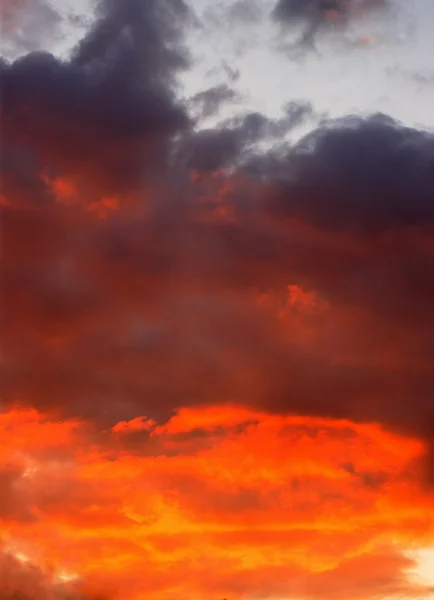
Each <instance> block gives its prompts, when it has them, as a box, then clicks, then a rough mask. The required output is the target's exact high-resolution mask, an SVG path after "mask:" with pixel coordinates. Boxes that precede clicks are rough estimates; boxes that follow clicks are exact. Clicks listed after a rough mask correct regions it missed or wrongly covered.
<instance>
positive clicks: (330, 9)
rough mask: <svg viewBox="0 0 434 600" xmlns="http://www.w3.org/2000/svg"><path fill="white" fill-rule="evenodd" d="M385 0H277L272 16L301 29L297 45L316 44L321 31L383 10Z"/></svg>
mask: <svg viewBox="0 0 434 600" xmlns="http://www.w3.org/2000/svg"><path fill="white" fill-rule="evenodd" d="M388 7H389V2H388V0H278V2H277V3H276V4H275V6H274V8H273V11H272V17H273V19H274V20H275V21H276V22H278V23H280V24H281V25H283V26H284V27H285V28H286V29H287V28H290V29H291V28H295V29H296V30H297V31H299V32H300V37H299V40H298V42H297V43H296V44H295V46H296V47H299V48H312V47H313V48H315V41H316V39H317V37H318V35H320V34H321V33H322V32H325V31H327V30H332V31H333V30H334V31H335V32H336V28H342V27H346V26H348V25H351V24H352V23H353V22H355V21H357V20H358V19H360V18H361V17H364V16H366V15H368V14H370V13H372V12H375V11H385V10H386V9H387V8H388Z"/></svg>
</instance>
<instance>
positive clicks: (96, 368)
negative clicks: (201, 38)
mask: <svg viewBox="0 0 434 600" xmlns="http://www.w3.org/2000/svg"><path fill="white" fill-rule="evenodd" d="M174 15H176V16H177V18H176V19H174ZM303 18H304V17H303ZM190 23H191V17H190V13H189V11H188V10H187V8H186V7H185V6H184V4H180V3H176V2H169V1H167V2H164V3H161V2H158V3H157V2H143V3H137V2H135V3H133V2H122V3H121V2H104V3H102V4H101V5H100V13H99V16H98V19H97V21H96V23H95V25H94V27H93V28H92V29H91V31H90V32H89V34H88V35H87V36H86V38H85V39H84V40H83V41H82V42H81V43H79V44H78V46H77V48H76V50H75V52H74V53H73V56H72V58H71V59H70V60H69V61H67V62H65V61H61V60H60V59H58V58H55V57H54V56H52V55H50V54H47V53H30V54H28V55H26V56H23V57H21V58H20V59H18V60H17V61H15V62H13V63H8V62H3V63H2V64H1V78H2V86H3V90H4V93H3V97H2V128H3V139H4V146H5V151H4V159H3V161H2V169H3V177H2V184H3V187H2V197H1V204H2V261H1V264H0V268H1V271H2V310H3V313H4V322H3V328H2V342H3V347H4V352H3V356H2V365H1V367H2V377H3V379H2V383H3V386H2V395H3V397H2V403H3V404H2V408H3V412H2V413H1V414H0V426H1V427H3V434H2V436H1V437H2V440H4V441H3V442H2V450H0V456H1V462H0V486H1V487H2V490H3V494H2V499H1V501H0V520H1V523H2V525H5V527H4V529H2V531H4V540H3V542H4V552H3V554H4V556H3V555H2V557H1V561H3V559H4V564H5V565H10V564H11V565H13V566H11V567H9V566H8V567H7V569H6V568H5V571H8V569H9V571H10V570H11V569H13V570H14V572H15V571H16V572H17V573H18V575H17V577H18V579H17V581H18V582H19V583H18V584H15V583H14V584H13V585H14V586H15V587H13V586H12V587H11V589H12V590H13V591H12V592H11V593H12V594H17V593H18V591H16V590H17V589H18V590H19V589H20V588H19V586H20V585H21V581H22V580H23V581H24V580H25V581H27V580H28V581H31V582H33V581H34V582H35V583H34V586H36V587H34V588H31V587H30V590H34V589H36V590H38V591H37V592H34V591H30V592H28V591H25V592H21V593H27V594H32V593H33V595H35V593H38V594H42V593H45V591H44V592H42V591H40V590H42V589H43V590H45V589H47V590H49V591H47V599H50V600H52V599H53V598H55V599H56V600H57V597H59V598H62V595H60V596H58V594H63V593H64V590H62V591H59V590H60V588H59V587H58V583H55V581H54V579H53V577H54V575H53V573H54V572H55V573H58V571H59V569H60V570H62V569H63V570H65V571H66V572H68V573H78V575H79V576H80V586H82V587H80V588H77V586H78V585H79V582H78V581H77V582H76V583H74V586H75V587H76V589H74V590H73V591H72V589H73V588H71V590H69V589H68V593H69V591H71V594H72V593H76V592H77V593H82V594H88V595H90V597H92V598H93V596H95V594H98V593H105V591H106V590H107V588H108V589H109V591H110V593H111V594H112V596H113V597H114V598H116V597H119V598H122V600H136V598H137V597H140V596H139V595H140V594H141V595H142V596H143V595H147V597H149V598H151V600H152V599H155V600H157V599H158V598H161V597H162V596H164V598H170V597H172V598H174V599H176V598H178V597H180V596H181V597H184V596H188V597H193V598H194V597H198V598H199V597H200V598H202V597H204V595H206V594H208V593H212V594H215V595H217V596H221V597H224V596H227V597H230V598H232V597H235V598H236V597H237V596H238V597H239V598H242V597H243V596H246V595H249V594H250V595H251V594H256V595H258V594H259V597H261V594H262V596H263V597H264V598H266V597H267V596H268V597H269V596H270V595H273V594H274V595H280V596H284V597H288V598H291V597H297V595H298V596H300V595H304V596H305V597H307V598H315V597H318V596H319V595H320V596H321V597H329V598H338V597H339V592H338V591H337V590H339V589H341V590H342V595H343V597H355V598H360V599H362V598H367V597H368V598H369V597H371V598H375V597H376V596H377V597H381V598H384V597H385V595H387V594H389V595H390V596H392V597H393V595H394V594H395V595H397V594H401V595H402V594H405V595H406V596H408V597H412V596H414V597H417V596H418V595H419V596H420V595H421V594H422V593H427V591H428V590H427V589H425V588H421V587H420V586H419V587H418V586H417V585H416V584H412V583H411V582H409V580H408V578H407V577H406V570H407V568H409V567H411V566H412V563H411V561H409V560H408V559H406V558H405V554H404V551H405V549H406V547H407V546H408V545H411V543H412V540H413V539H414V538H416V539H417V540H418V541H420V543H421V545H422V544H423V545H424V546H427V545H429V544H430V543H432V537H431V534H430V531H431V529H430V528H431V522H430V518H431V517H430V515H431V514H432V496H430V494H429V493H428V491H427V490H426V489H424V488H423V487H422V486H421V482H423V481H424V479H423V478H424V477H425V481H426V480H427V478H428V479H429V480H430V481H431V482H432V469H433V466H432V465H433V464H434V461H433V460H432V457H433V450H432V447H433V441H432V431H433V423H434V412H433V407H432V401H431V391H432V389H433V385H434V379H433V374H432V373H433V369H432V366H433V365H432V359H433V340H432V335H431V331H432V330H433V326H434V312H433V309H432V307H433V301H434V297H433V286H432V283H431V279H432V277H431V273H432V271H433V266H434V265H433V257H434V255H433V242H432V240H433V234H434V231H433V211H432V201H431V200H432V198H434V178H433V164H434V138H433V136H432V134H431V133H429V132H426V131H420V130H416V129H412V128H408V127H404V126H403V125H401V124H399V123H397V122H395V121H393V120H392V119H390V118H389V117H386V116H384V115H373V116H371V117H369V118H364V119H361V118H356V117H347V118H344V119H341V120H337V121H323V122H322V123H321V124H319V125H318V126H317V127H316V129H315V130H314V131H312V132H311V133H310V134H308V135H307V136H306V137H304V138H303V139H302V140H301V141H300V142H298V143H297V144H295V145H292V146H291V145H290V143H289V142H288V141H286V140H287V138H286V134H287V133H288V132H291V131H292V130H293V129H294V128H295V127H298V126H300V125H305V124H306V123H309V121H312V120H314V119H316V115H315V112H314V108H313V107H312V106H311V105H310V104H308V103H302V102H298V101H297V102H296V101H292V102H289V104H287V105H286V106H285V107H284V111H283V113H282V115H281V116H280V117H278V118H276V119H270V118H268V117H266V116H265V115H262V114H261V113H258V112H250V113H244V114H239V115H237V116H236V117H235V118H231V119H226V120H224V121H223V122H221V123H219V124H217V125H216V126H215V127H211V126H210V127H209V128H207V129H199V128H197V127H196V125H197V123H195V122H194V119H193V117H192V115H191V114H190V113H189V108H190V107H189V104H188V102H187V101H183V100H181V99H180V93H179V89H178V88H177V82H178V79H177V78H178V75H179V73H180V72H181V71H182V69H184V68H188V66H189V62H188V56H187V53H186V52H185V48H184V41H183V35H184V33H185V31H186V30H188V27H189V26H190ZM204 94H205V95H202V96H200V97H199V100H198V102H199V103H202V104H203V105H204V107H205V108H204V111H205V113H206V112H207V110H208V111H209V110H210V109H209V107H208V109H206V105H207V102H208V101H209V99H210V98H211V100H212V101H211V106H212V110H215V108H216V106H218V104H219V103H220V101H221V100H222V96H223V99H224V98H226V97H227V88H221V90H220V89H218V90H215V89H214V90H213V91H211V92H210V90H208V91H205V92H204ZM229 95H230V94H229ZM196 100H197V98H196ZM216 102H217V105H216ZM208 104H209V102H208ZM316 120H317V119H316ZM427 523H429V527H427ZM6 555H7V556H6ZM20 555H24V556H28V561H27V562H25V563H24V565H22V564H21V563H20V559H19V556H20ZM1 561H0V563H1ZM53 562H54V563H55V564H54V567H53ZM31 565H33V566H34V567H33V566H31ZM143 565H146V572H145V573H144V566H143ZM53 569H54V571H53ZM363 570H366V571H367V572H369V573H370V574H372V577H370V576H369V577H365V578H364V580H363V582H361V581H360V575H359V574H360V572H361V571H363ZM9 571H8V572H9ZM22 573H24V574H22ZM210 573H211V574H212V577H211V576H210ZM53 582H54V583H53ZM126 582H127V584H126ZM23 585H24V584H23ZM29 585H30V583H29ZM31 585H33V583H32V584H31ZM53 585H56V586H57V587H56V588H55V589H54V588H53V589H52V586H53ZM65 585H66V584H65ZM17 586H18V588H17ZM38 586H39V587H38ZM41 586H42V587H41ZM50 586H51V587H50ZM71 586H72V583H71ZM71 586H69V587H71ZM126 588H128V594H130V598H128V596H126V595H125V594H126V592H125V589H126ZM77 590H78V591H77ZM324 590H326V591H324ZM65 593H66V592H65ZM50 594H51V595H50ZM56 594H57V595H56ZM92 594H93V596H92ZM116 594H117V596H116ZM170 594H171V595H170ZM326 594H328V596H326ZM112 596H110V598H111V597H112ZM12 597H13V596H12ZM41 597H42V598H43V596H41ZM66 597H68V596H66ZM78 597H79V598H80V596H78ZM72 598H74V595H72ZM84 598H86V596H84ZM44 600H45V599H44Z"/></svg>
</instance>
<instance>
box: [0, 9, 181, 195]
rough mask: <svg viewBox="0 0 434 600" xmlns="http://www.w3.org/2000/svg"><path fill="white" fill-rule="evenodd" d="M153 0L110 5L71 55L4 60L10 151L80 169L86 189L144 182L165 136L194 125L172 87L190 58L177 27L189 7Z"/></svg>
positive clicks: (74, 172)
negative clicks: (70, 57)
mask: <svg viewBox="0 0 434 600" xmlns="http://www.w3.org/2000/svg"><path fill="white" fill-rule="evenodd" d="M154 4H155V3H153V2H148V3H143V2H139V3H137V2H124V3H122V4H121V3H117V2H114V3H111V2H105V3H102V5H101V10H102V16H101V18H100V19H97V21H96V23H95V25H94V27H93V28H92V29H91V31H90V32H89V33H88V35H87V36H86V37H85V38H84V39H83V40H82V41H81V42H80V43H79V44H78V46H77V48H76V50H75V52H74V54H73V58H72V59H71V61H69V62H62V61H61V60H59V59H57V58H55V57H54V56H52V55H50V54H48V53H45V52H34V53H30V54H28V55H25V56H22V57H20V58H18V59H17V60H15V61H14V62H13V63H11V64H6V65H5V64H4V65H3V68H2V73H1V77H2V88H3V98H2V109H3V110H2V120H3V137H4V141H5V144H7V148H8V153H9V151H10V152H12V153H14V155H15V156H16V157H17V158H16V160H18V157H20V156H21V160H24V161H26V162H27V164H29V163H30V162H32V163H33V167H34V169H36V173H37V174H38V175H39V176H40V175H41V172H42V173H46V174H47V175H48V176H49V177H50V178H52V177H59V176H60V175H62V176H67V177H74V178H75V181H76V183H77V184H78V185H79V186H80V184H81V185H82V186H83V189H81V190H80V191H81V192H82V193H87V194H90V193H92V192H95V188H97V189H98V193H100V194H101V193H113V191H114V190H119V189H123V190H125V188H130V189H131V186H137V185H139V182H140V179H141V177H143V171H144V168H145V165H146V164H148V165H149V166H151V165H153V167H154V168H155V166H156V165H157V164H158V159H159V160H163V158H162V157H163V156H164V147H165V144H166V142H167V140H168V139H169V138H170V136H172V135H173V134H175V133H177V132H178V131H180V130H182V129H183V128H184V127H185V126H186V125H187V124H188V116H187V114H186V112H185V109H184V107H183V106H182V105H181V104H180V103H179V102H177V100H176V98H175V96H174V91H173V86H174V80H173V76H174V74H175V72H176V71H177V70H178V69H179V68H181V67H184V66H186V64H187V61H186V60H187V59H186V56H185V53H184V50H183V48H182V45H181V42H180V35H181V34H180V31H179V29H180V23H181V22H182V21H186V20H187V19H188V11H187V9H186V7H185V6H184V5H183V4H182V3H181V4H179V3H172V2H169V1H167V2H165V3H163V4H161V3H160V4H158V7H157V6H154ZM174 11H175V12H176V14H177V19H176V21H175V23H176V24H174V21H173V14H174ZM24 138H25V143H23V139H24ZM11 160H12V159H11ZM7 164H8V163H7ZM29 167H30V164H29ZM8 175H10V176H11V177H12V176H13V173H12V174H9V173H8V171H6V174H5V176H6V182H8V179H9V178H8ZM34 177H37V175H34ZM13 181H14V183H15V185H16V186H19V185H21V182H20V180H19V179H18V178H14V179H13ZM7 184H8V183H6V185H7Z"/></svg>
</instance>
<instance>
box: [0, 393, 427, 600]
mask: <svg viewBox="0 0 434 600" xmlns="http://www.w3.org/2000/svg"><path fill="white" fill-rule="evenodd" d="M0 430H1V436H2V449H1V460H2V466H1V472H0V476H1V478H2V481H3V496H2V499H1V500H0V515H1V531H2V543H3V553H4V558H3V561H5V560H15V561H17V562H16V564H15V567H14V568H15V569H18V568H19V569H30V566H32V568H33V569H39V571H38V572H39V573H40V574H41V575H40V577H41V578H42V579H41V581H42V580H43V581H45V584H46V585H47V581H49V582H50V585H52V586H54V588H55V589H58V588H59V586H60V587H61V588H62V589H64V588H67V589H70V590H81V591H82V592H83V593H84V592H86V593H87V594H90V595H92V594H103V596H102V597H103V598H105V597H106V596H107V593H108V592H109V593H108V598H119V599H120V600H141V599H143V598H151V599H152V600H162V599H166V598H172V597H173V598H192V599H193V600H196V599H197V600H199V599H202V598H205V597H212V598H214V597H215V598H223V597H227V598H229V599H231V598H235V599H239V600H241V599H246V598H253V597H257V594H258V593H260V594H262V596H261V597H264V598H272V597H279V598H293V597H297V598H320V597H324V596H321V595H320V592H319V590H320V589H321V587H322V586H324V585H327V586H329V589H337V588H342V590H343V591H345V594H344V595H343V596H342V597H346V598H360V599H362V598H371V597H372V598H374V597H375V598H376V597H378V596H377V595H375V594H378V589H379V588H378V577H381V576H384V577H385V578H387V580H388V584H387V586H388V589H387V590H385V591H387V593H388V596H390V597H391V598H392V597H395V595H396V597H399V595H398V594H399V593H401V594H402V593H405V594H406V597H413V596H417V595H418V594H421V593H423V592H426V593H427V589H428V588H427V587H426V586H425V587H424V584H422V583H420V582H419V583H418V582H417V581H416V579H415V578H414V576H413V575H411V574H410V575H411V576H410V575H408V577H407V571H408V572H409V573H410V571H411V567H414V566H415V564H413V562H412V559H411V558H408V556H407V554H406V552H407V551H408V549H409V548H413V549H414V550H417V548H424V549H425V548H428V547H429V546H430V544H433V543H434V511H433V509H434V500H433V498H432V497H431V496H430V495H428V494H426V493H425V492H424V491H423V490H422V489H421V488H420V486H419V484H418V478H417V475H418V473H417V464H418V458H420V456H421V455H422V453H423V451H424V447H423V444H422V443H421V442H419V441H418V440H416V439H411V438H403V437H400V436H397V435H394V434H391V433H388V432H387V431H385V430H384V429H383V428H382V427H380V426H379V425H375V424H365V425H362V424H355V423H352V422H351V421H348V420H331V419H324V418H307V417H294V416H292V417H291V416H271V415H268V414H266V413H263V412H260V411H252V410H249V409H248V408H245V407H242V406H237V405H223V406H210V407H208V408H201V409H199V408H183V409H181V410H179V411H178V412H177V413H176V414H175V415H174V416H173V417H172V418H171V419H170V420H169V421H168V422H167V424H166V425H162V426H158V425H157V424H156V423H154V422H153V421H152V420H149V419H148V418H146V417H142V418H136V419H133V420H132V421H129V422H120V423H118V424H117V425H115V426H114V427H113V428H112V429H111V431H107V430H106V431H105V432H102V431H98V429H97V428H96V427H95V426H91V425H90V423H87V424H86V423H85V422H77V421H69V420H66V421H56V420H53V419H52V418H49V417H48V416H47V415H43V414H40V413H38V412H36V411H34V410H24V409H23V410H21V409H19V408H16V409H14V410H10V411H9V412H6V413H3V414H2V415H0ZM205 433H206V435H204V434H205ZM119 434H122V435H121V436H120V435H119ZM137 436H139V438H137ZM7 556H9V557H10V559H7V558H6V557H7ZM14 557H15V558H14ZM17 564H19V565H21V566H20V567H18V566H17ZM364 569H365V570H364ZM361 572H363V573H365V576H364V578H363V585H362V587H360V586H361V580H360V577H361V575H360V573H361ZM0 574H1V567H0ZM371 574H372V581H371ZM376 578H377V579H376ZM370 582H371V583H370ZM10 585H12V583H11V584H10ZM41 585H42V584H41ZM370 586H371V587H370ZM59 589H60V588H59ZM104 594H105V595H104ZM294 595H295V596H294ZM98 597H99V596H98ZM330 597H335V596H330ZM384 597H386V596H384Z"/></svg>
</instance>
